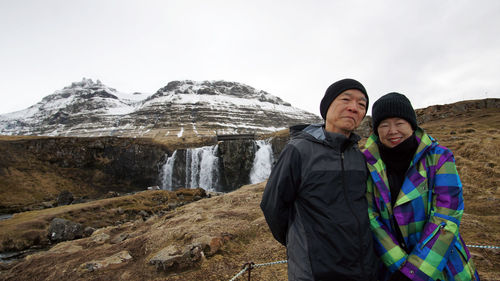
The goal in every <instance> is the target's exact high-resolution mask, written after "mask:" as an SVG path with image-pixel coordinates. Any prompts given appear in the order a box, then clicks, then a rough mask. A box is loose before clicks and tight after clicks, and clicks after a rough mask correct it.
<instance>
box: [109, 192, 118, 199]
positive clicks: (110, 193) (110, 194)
mask: <svg viewBox="0 0 500 281" xmlns="http://www.w3.org/2000/svg"><path fill="white" fill-rule="evenodd" d="M118 196H120V194H118V192H116V191H108V193H106V198H113V197H118Z"/></svg>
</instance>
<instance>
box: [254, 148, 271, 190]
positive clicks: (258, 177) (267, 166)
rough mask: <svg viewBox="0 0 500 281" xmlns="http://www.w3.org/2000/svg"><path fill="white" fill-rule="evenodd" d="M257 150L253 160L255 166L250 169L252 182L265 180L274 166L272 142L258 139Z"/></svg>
mask: <svg viewBox="0 0 500 281" xmlns="http://www.w3.org/2000/svg"><path fill="white" fill-rule="evenodd" d="M256 145H257V152H255V158H254V160H253V167H252V170H251V171H250V183H251V184H254V183H259V182H263V181H265V180H266V179H267V178H268V177H269V175H270V174H271V169H272V166H273V149H272V147H271V143H270V142H269V141H265V140H258V141H256Z"/></svg>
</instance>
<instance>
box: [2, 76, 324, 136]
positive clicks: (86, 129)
mask: <svg viewBox="0 0 500 281" xmlns="http://www.w3.org/2000/svg"><path fill="white" fill-rule="evenodd" d="M304 121H305V122H311V123H315V122H320V121H321V118H320V117H319V116H317V115H314V114H312V113H309V112H307V111H305V110H301V109H299V108H295V107H293V106H291V104H290V103H288V102H285V101H283V100H282V99H281V98H279V97H277V96H273V95H271V94H269V93H267V92H265V91H262V90H256V89H255V88H253V87H251V86H248V85H245V84H242V83H236V82H228V81H202V82H196V81H192V80H183V81H171V82H169V83H168V84H167V85H166V86H165V87H162V88H160V89H159V90H158V91H157V92H156V93H154V94H152V95H148V94H145V93H138V92H136V93H133V94H127V93H123V92H119V91H117V90H115V89H114V88H111V87H108V86H106V85H104V84H102V82H100V81H99V80H97V81H96V82H94V81H93V80H92V79H85V78H84V79H83V80H82V81H80V82H73V83H72V84H71V85H70V86H67V87H64V88H63V89H61V90H57V91H55V92H54V93H53V94H51V95H48V96H46V97H44V98H43V99H42V101H40V102H39V103H37V104H35V105H33V106H30V107H29V108H27V109H24V110H20V111H16V112H12V113H7V114H2V115H0V134H4V135H40V136H127V137H175V136H177V137H181V136H183V135H189V134H191V135H196V136H200V135H215V134H217V133H218V132H219V131H220V132H224V133H247V132H253V133H266V132H267V133H269V132H273V131H276V130H279V129H283V128H287V127H289V126H290V125H293V124H296V123H303V122H304Z"/></svg>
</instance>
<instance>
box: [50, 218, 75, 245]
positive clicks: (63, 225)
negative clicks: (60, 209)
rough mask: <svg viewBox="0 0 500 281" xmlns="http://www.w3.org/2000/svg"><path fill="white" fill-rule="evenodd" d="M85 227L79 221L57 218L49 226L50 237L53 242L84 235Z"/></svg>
mask: <svg viewBox="0 0 500 281" xmlns="http://www.w3.org/2000/svg"><path fill="white" fill-rule="evenodd" d="M83 234H84V229H83V226H82V225H81V224H79V223H76V222H72V221H69V220H65V219H61V218H55V219H53V220H52V222H51V223H50V226H49V233H48V236H49V239H50V241H52V242H61V241H67V240H73V239H77V238H81V237H83Z"/></svg>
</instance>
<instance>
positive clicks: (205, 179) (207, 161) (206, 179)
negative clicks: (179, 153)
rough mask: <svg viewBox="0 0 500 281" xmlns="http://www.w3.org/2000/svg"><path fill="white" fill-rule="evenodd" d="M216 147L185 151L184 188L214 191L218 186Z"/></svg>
mask: <svg viewBox="0 0 500 281" xmlns="http://www.w3.org/2000/svg"><path fill="white" fill-rule="evenodd" d="M217 149H218V146H217V145H214V146H204V147H199V148H193V149H188V150H187V151H186V187H189V188H197V187H201V188H203V189H205V190H207V191H214V190H215V187H216V186H217V184H218V179H219V176H218V173H219V169H218V165H219V159H218V158H217Z"/></svg>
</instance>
